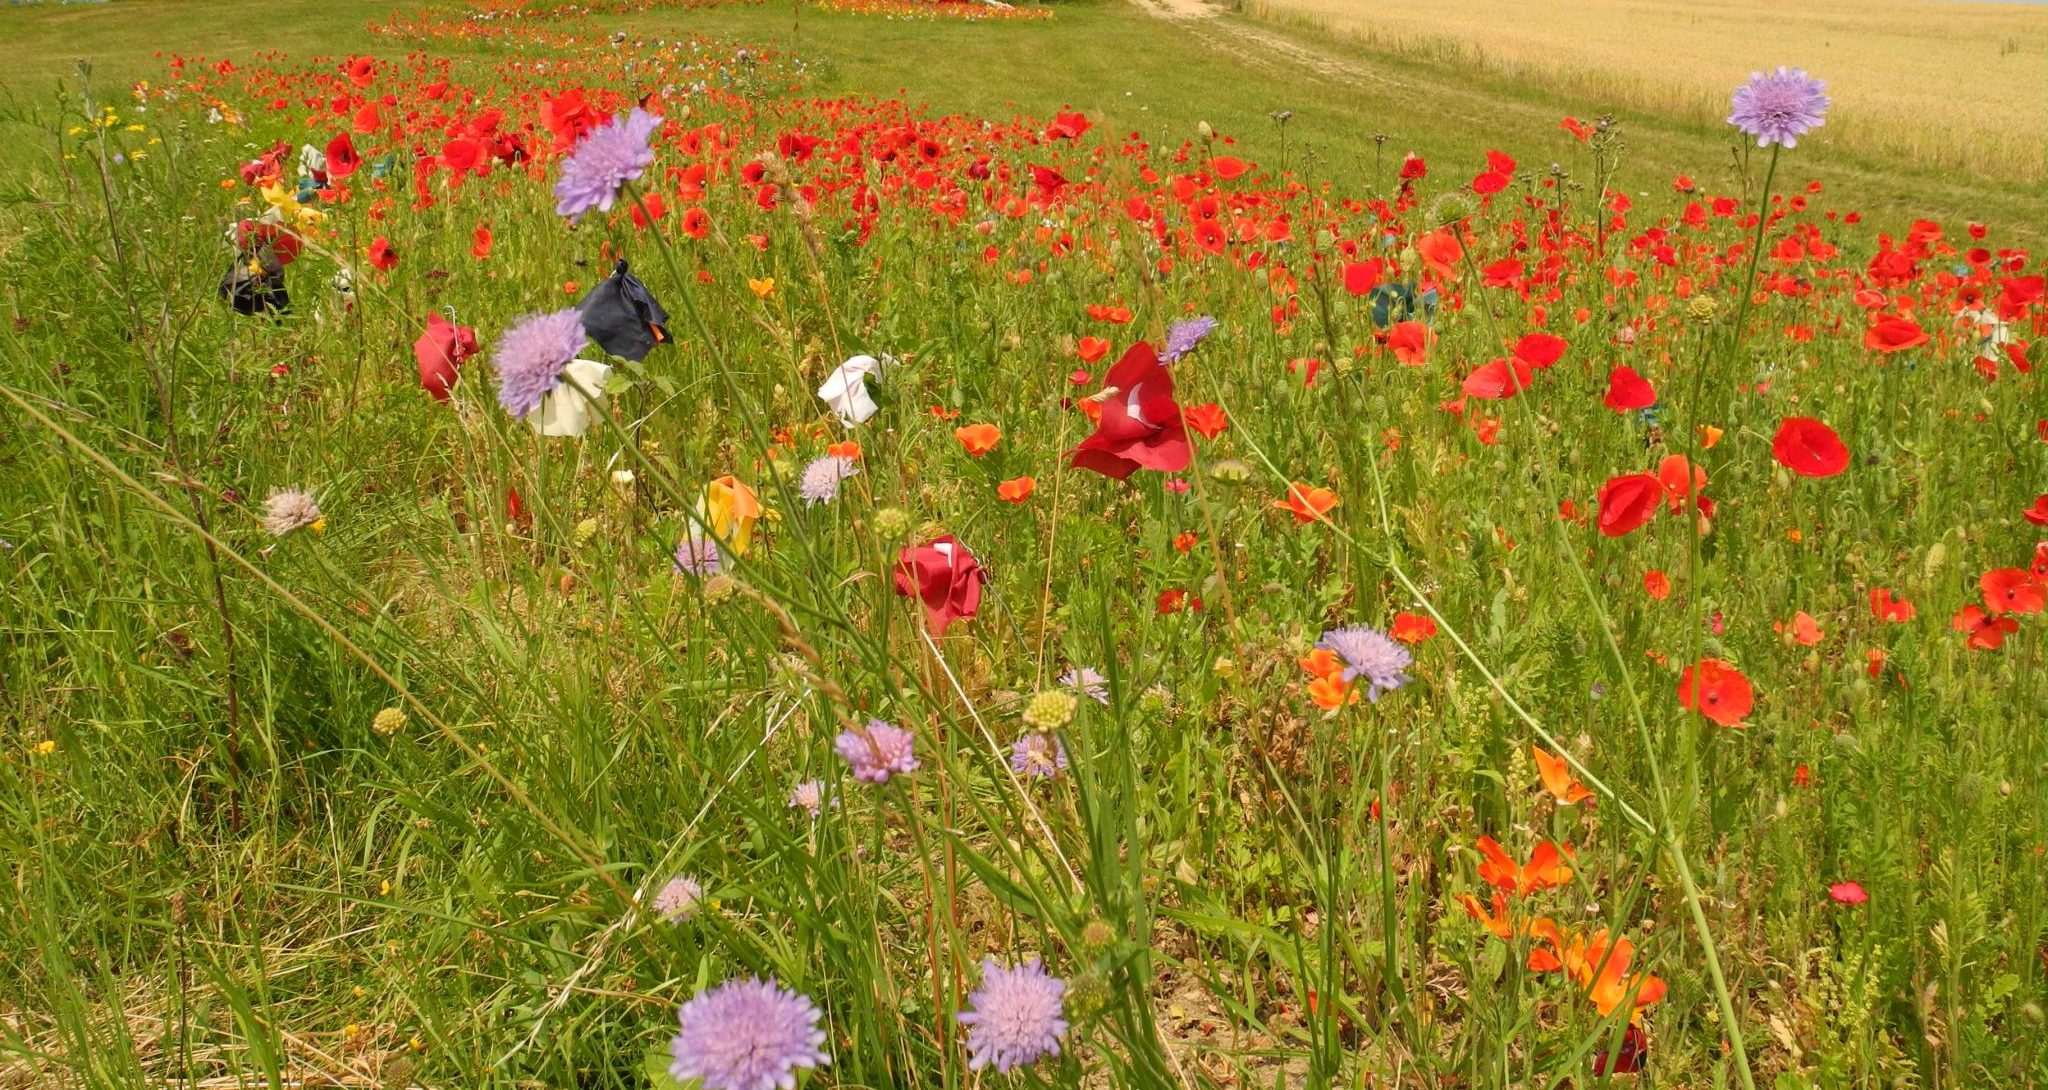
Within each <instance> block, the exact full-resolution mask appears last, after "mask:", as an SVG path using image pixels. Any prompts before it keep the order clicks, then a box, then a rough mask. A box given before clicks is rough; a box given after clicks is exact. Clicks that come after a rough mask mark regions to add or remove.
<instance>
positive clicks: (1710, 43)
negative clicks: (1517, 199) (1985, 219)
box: [1249, 0, 2048, 183]
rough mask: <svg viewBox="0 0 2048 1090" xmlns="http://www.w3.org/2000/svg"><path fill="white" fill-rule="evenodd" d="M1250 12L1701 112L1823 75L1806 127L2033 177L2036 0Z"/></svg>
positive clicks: (1618, 100)
mask: <svg viewBox="0 0 2048 1090" xmlns="http://www.w3.org/2000/svg"><path fill="white" fill-rule="evenodd" d="M1249 7H1250V8H1251V9H1252V12H1253V14H1256V15H1260V16H1264V17H1268V18H1273V19H1276V20H1278V21H1282V22H1303V23H1309V24H1314V25H1317V26H1320V27H1322V28H1325V29H1327V30H1329V31H1330V32H1332V33H1335V34H1338V35H1342V36H1348V37H1354V38H1357V39H1360V40H1363V41H1366V42H1369V43H1371V44H1373V45H1375V46H1377V47H1379V48H1382V49H1391V50H1393V51H1395V52H1398V53H1408V54H1413V55H1418V56H1424V57H1427V58H1430V59H1432V60H1435V61H1440V62H1441V61H1451V62H1454V63H1466V64H1471V65H1473V66H1474V67H1475V69H1476V70H1479V71H1484V72H1488V73H1496V74H1503V75H1509V76H1512V77H1515V78H1518V79H1532V80H1534V81H1536V82H1538V83H1540V84H1542V85H1545V86H1547V87H1549V88H1552V89H1555V90H1559V91H1564V92H1567V93H1570V94H1574V95H1583V96H1585V97H1586V98H1587V99H1588V103H1587V108H1588V110H1589V111H1591V110H1594V109H1603V108H1624V109H1642V110H1649V111H1655V112H1675V113H1677V114H1679V115H1680V116H1684V117H1688V118H1696V119H1697V120H1699V121H1700V122H1701V123H1703V124H1717V123H1719V122H1720V120H1721V118H1722V116H1724V115H1725V114H1726V113H1727V109H1726V107H1727V90H1728V88H1730V87H1733V86H1734V85H1735V84H1737V83H1739V82H1740V81H1741V80H1742V78H1743V77H1744V76H1746V75H1748V74H1749V73H1750V72H1751V71H1753V70H1757V69H1762V68H1768V67H1773V66H1776V65H1779V64H1786V65H1792V66H1795V67H1803V68H1806V69H1808V70H1809V71H1812V72H1814V73H1815V74H1816V75H1819V76H1820V77H1821V78H1823V79H1825V80H1827V81H1828V90H1829V93H1830V95H1831V96H1832V97H1833V98H1834V101H1835V111H1834V112H1833V113H1831V114H1830V115H1829V116H1828V124H1827V127H1826V129H1824V130H1822V131H1821V132H1820V133H1817V134H1816V139H1817V140H1819V141H1820V142H1821V143H1823V144H1825V145H1828V146H1831V147H1832V148H1834V149H1836V150H1837V151H1838V152H1840V151H1849V152H1853V153H1855V154H1858V155H1863V156H1868V157H1871V158H1876V159H1887V158H1895V157H1901V156H1903V157H1908V158H1910V159H1912V160H1913V161H1915V162H1917V163H1919V164H1922V165H1931V166H1936V167H1950V168H1954V169H1961V170H1967V171H1969V172H1970V173H1972V174H1976V175H1979V176H1983V177H1987V178H1996V179H2001V180H2006V181H2015V182H2028V183H2035V182H2040V181H2042V180H2043V179H2044V178H2048V5H2038V4H1982V3H1963V2H1948V0H1938V2H1902V0H1810V2H1807V3H1801V4H1797V5H1788V4H1783V3H1776V2H1773V0H1688V2H1684V3H1681V2H1679V0H1440V2H1438V3H1434V4H1428V5H1416V4H1402V3H1380V2H1376V0H1253V2H1252V3H1251V4H1250V5H1249Z"/></svg>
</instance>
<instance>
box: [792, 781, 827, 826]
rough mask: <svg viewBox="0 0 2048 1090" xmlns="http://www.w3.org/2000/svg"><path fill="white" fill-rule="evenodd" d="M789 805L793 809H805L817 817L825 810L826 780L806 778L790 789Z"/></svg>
mask: <svg viewBox="0 0 2048 1090" xmlns="http://www.w3.org/2000/svg"><path fill="white" fill-rule="evenodd" d="M789 806H790V809H792V810H805V811H808V812H809V813H810V815H811V816H812V817H817V816H818V815H819V814H820V813H823V812H824V810H825V781H824V780H804V781H803V782H801V783H799V784H797V785H796V786H795V787H792V788H790V789H789Z"/></svg>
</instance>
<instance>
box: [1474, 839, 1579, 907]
mask: <svg viewBox="0 0 2048 1090" xmlns="http://www.w3.org/2000/svg"><path fill="white" fill-rule="evenodd" d="M1478 847H1479V854H1480V855H1482V856H1484V857H1485V858H1484V859H1482V860H1481V861H1480V864H1479V878H1480V880H1481V881H1483V882H1485V883H1486V884H1487V885H1490V886H1494V887H1496V888H1498V889H1504V890H1506V891H1508V892H1509V893H1512V894H1514V895H1515V896H1517V897H1526V896H1528V895H1529V894H1531V893H1534V892H1536V891H1537V890H1539V889H1555V888H1557V887H1558V886H1561V885H1564V884H1565V883H1566V882H1569V881H1571V880H1572V868H1571V867H1570V866H1568V865H1567V861H1569V860H1570V859H1571V854H1572V850H1571V848H1570V847H1569V846H1566V847H1563V848H1560V847H1558V846H1557V845H1556V844H1554V843H1552V842H1550V841H1548V840H1544V841H1540V842H1538V843H1537V845H1536V847H1535V849H1534V850H1532V851H1531V852H1530V853H1529V861H1528V862H1527V863H1524V864H1521V865H1520V866H1517V865H1516V864H1515V860H1514V858H1513V857H1512V856H1510V855H1508V853H1507V850H1506V849H1505V848H1502V847H1501V846H1500V844H1499V842H1497V841H1495V840H1494V839H1493V838H1492V837H1490V836H1482V837H1480V838H1479V842H1478Z"/></svg>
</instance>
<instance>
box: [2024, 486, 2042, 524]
mask: <svg viewBox="0 0 2048 1090" xmlns="http://www.w3.org/2000/svg"><path fill="white" fill-rule="evenodd" d="M2020 517H2021V518H2024V519H2026V520H2027V521H2028V522H2031V523H2033V524H2034V525H2036V526H2048V492H2043V493H2041V494H2040V495H2038V496H2035V497H2034V506H2032V507H2029V508H2027V509H2026V510H2024V511H2022V512H2020Z"/></svg>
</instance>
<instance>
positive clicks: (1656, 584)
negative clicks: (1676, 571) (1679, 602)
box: [1643, 568, 1671, 602]
mask: <svg viewBox="0 0 2048 1090" xmlns="http://www.w3.org/2000/svg"><path fill="white" fill-rule="evenodd" d="M1643 593H1644V594H1647V595H1649V596H1650V597H1652V598H1655V599H1656V600H1658V601H1660V602H1661V601H1663V600H1664V599H1666V598H1669V597H1671V577H1670V576H1668V575H1665V574H1664V573H1663V572H1662V571H1659V570H1658V569H1656V568H1651V569H1650V570H1649V571H1646V572H1644V573H1643Z"/></svg>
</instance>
